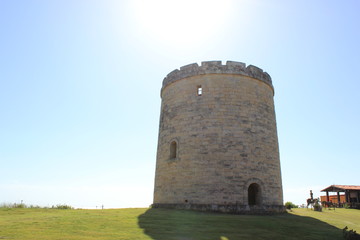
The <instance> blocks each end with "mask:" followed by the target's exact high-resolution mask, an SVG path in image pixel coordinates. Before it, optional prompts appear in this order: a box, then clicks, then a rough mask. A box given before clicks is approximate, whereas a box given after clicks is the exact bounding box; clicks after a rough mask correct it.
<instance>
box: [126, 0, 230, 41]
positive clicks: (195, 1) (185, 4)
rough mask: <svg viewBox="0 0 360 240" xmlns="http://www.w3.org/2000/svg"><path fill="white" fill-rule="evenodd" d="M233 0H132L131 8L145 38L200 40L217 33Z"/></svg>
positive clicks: (156, 39) (157, 39) (227, 14)
mask: <svg viewBox="0 0 360 240" xmlns="http://www.w3.org/2000/svg"><path fill="white" fill-rule="evenodd" d="M232 3H233V1H232V0H222V1H216V0H152V1H148V0H135V1H133V5H132V9H133V11H134V17H135V18H136V22H137V24H138V25H139V27H140V29H141V31H142V33H143V36H144V38H147V39H151V40H155V41H156V42H159V43H160V44H170V45H172V46H174V45H178V44H181V45H183V46H184V45H190V44H199V43H201V42H203V41H206V39H208V38H210V37H214V36H215V34H216V33H217V34H218V33H219V31H220V30H221V27H223V25H224V24H225V22H226V20H227V17H228V16H229V15H230V14H229V12H230V11H231V6H232Z"/></svg>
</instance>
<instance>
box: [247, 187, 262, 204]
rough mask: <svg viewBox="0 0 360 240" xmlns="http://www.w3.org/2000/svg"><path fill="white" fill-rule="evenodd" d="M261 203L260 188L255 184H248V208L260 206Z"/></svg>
mask: <svg viewBox="0 0 360 240" xmlns="http://www.w3.org/2000/svg"><path fill="white" fill-rule="evenodd" d="M261 201H262V198H261V188H260V186H259V184H257V183H252V184H250V186H249V188H248V204H249V205H250V206H253V205H261Z"/></svg>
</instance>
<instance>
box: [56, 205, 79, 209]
mask: <svg viewBox="0 0 360 240" xmlns="http://www.w3.org/2000/svg"><path fill="white" fill-rule="evenodd" d="M51 208H55V209H74V208H73V207H72V206H70V205H66V204H58V205H56V206H52V207H51Z"/></svg>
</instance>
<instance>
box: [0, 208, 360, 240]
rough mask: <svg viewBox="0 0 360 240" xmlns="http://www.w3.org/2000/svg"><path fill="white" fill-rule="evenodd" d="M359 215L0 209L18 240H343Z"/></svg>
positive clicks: (2, 224)
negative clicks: (347, 229)
mask: <svg viewBox="0 0 360 240" xmlns="http://www.w3.org/2000/svg"><path fill="white" fill-rule="evenodd" d="M359 224H360V211H359V210H351V209H336V210H335V211H333V210H331V211H329V210H325V211H324V212H314V211H312V210H307V209H293V211H292V212H290V213H289V214H283V215H275V216H247V215H228V214H213V213H202V212H192V211H181V210H166V209H109V210H60V209H27V208H0V239H13V240H16V239H19V240H20V239H21V240H24V239H26V240H32V239H34V240H35V239H36V240H39V239H41V240H65V239H69V240H70V239H76V240H82V239H84V240H85V239H86V240H90V239H97V240H102V239H129V240H130V239H131V240H141V239H156V240H202V239H204V240H205V239H207V240H211V239H214V240H238V239H330V240H331V239H342V228H344V227H345V226H348V227H349V228H350V229H354V230H357V231H358V232H360V226H359Z"/></svg>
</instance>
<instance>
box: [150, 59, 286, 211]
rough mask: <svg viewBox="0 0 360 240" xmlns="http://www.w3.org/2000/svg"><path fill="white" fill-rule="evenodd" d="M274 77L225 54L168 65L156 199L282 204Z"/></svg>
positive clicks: (162, 202)
mask: <svg viewBox="0 0 360 240" xmlns="http://www.w3.org/2000/svg"><path fill="white" fill-rule="evenodd" d="M273 96H274V88H273V86H272V81H271V77H270V76H269V74H267V73H266V72H263V71H262V70H261V69H260V68H257V67H255V66H252V65H249V66H247V67H246V65H245V64H244V63H240V62H233V61H228V62H227V63H226V65H222V63H221V61H209V62H202V64H201V66H199V65H198V64H196V63H194V64H190V65H187V66H183V67H181V68H180V70H177V69H176V70H174V71H172V72H171V73H169V74H168V75H167V76H166V77H165V79H164V81H163V85H162V89H161V98H162V104H161V116H160V126H159V139H158V150H157V159H156V175H155V189H154V203H153V207H155V208H156V207H166V208H180V209H197V210H204V211H221V212H232V213H266V212H282V211H283V210H284V208H283V194H282V183H281V171H280V159H279V148H278V137H277V130H276V120H275V110H274V101H273Z"/></svg>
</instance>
